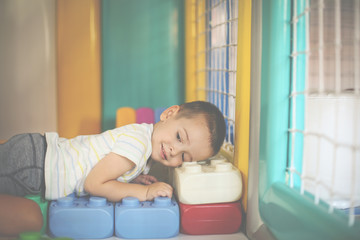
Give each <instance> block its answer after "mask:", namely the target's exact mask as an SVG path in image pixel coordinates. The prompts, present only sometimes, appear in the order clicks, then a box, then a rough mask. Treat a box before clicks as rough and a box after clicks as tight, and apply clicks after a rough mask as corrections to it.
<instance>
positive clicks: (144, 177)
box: [131, 174, 158, 185]
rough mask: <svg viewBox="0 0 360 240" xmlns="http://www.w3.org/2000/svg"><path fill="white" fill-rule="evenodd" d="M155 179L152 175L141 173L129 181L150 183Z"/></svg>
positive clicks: (154, 181) (155, 180)
mask: <svg viewBox="0 0 360 240" xmlns="http://www.w3.org/2000/svg"><path fill="white" fill-rule="evenodd" d="M157 181H158V180H157V179H156V177H154V176H151V175H144V174H141V175H139V176H137V177H136V178H135V179H134V180H132V181H131V182H132V183H137V184H144V185H150V184H153V183H156V182H157Z"/></svg>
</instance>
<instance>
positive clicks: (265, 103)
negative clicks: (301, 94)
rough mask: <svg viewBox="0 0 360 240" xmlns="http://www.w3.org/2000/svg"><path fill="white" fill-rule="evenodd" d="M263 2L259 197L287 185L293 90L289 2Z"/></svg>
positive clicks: (276, 0)
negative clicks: (275, 184)
mask: <svg viewBox="0 0 360 240" xmlns="http://www.w3.org/2000/svg"><path fill="white" fill-rule="evenodd" d="M262 2H263V8H262V11H263V16H262V24H263V26H262V62H261V65H262V66H261V110H260V111H261V112H260V116H261V119H260V124H261V125H260V155H259V157H260V159H259V160H260V162H259V164H260V169H259V170H260V179H259V181H260V182H259V183H260V186H259V194H260V196H262V195H263V194H264V193H265V191H266V190H267V189H269V188H270V186H271V184H272V183H274V182H278V181H282V182H285V171H286V161H287V144H288V134H287V130H288V123H289V91H290V81H289V78H290V58H289V56H290V25H289V24H287V25H286V24H285V23H289V21H290V2H289V1H286V0H281V1H280V0H271V1H270V0H269V1H262ZM284 6H288V8H287V9H286V11H284Z"/></svg>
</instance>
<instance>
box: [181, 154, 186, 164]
mask: <svg viewBox="0 0 360 240" xmlns="http://www.w3.org/2000/svg"><path fill="white" fill-rule="evenodd" d="M184 155H185V154H184V153H182V154H181V158H182V161H183V162H184V161H185V158H184Z"/></svg>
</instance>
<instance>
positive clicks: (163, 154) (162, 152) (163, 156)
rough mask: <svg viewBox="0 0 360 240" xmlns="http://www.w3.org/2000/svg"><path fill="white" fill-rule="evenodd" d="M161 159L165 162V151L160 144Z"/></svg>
mask: <svg viewBox="0 0 360 240" xmlns="http://www.w3.org/2000/svg"><path fill="white" fill-rule="evenodd" d="M161 157H162V158H163V159H165V160H167V157H166V153H165V149H164V146H163V145H162V144H161Z"/></svg>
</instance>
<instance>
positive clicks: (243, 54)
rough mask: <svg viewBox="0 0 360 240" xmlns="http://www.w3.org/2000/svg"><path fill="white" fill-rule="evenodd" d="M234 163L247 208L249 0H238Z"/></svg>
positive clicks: (249, 54)
mask: <svg viewBox="0 0 360 240" xmlns="http://www.w3.org/2000/svg"><path fill="white" fill-rule="evenodd" d="M238 16H239V18H238V46H237V69H236V110H235V120H236V123H235V155H234V163H235V165H237V166H238V168H239V170H240V171H241V173H242V175H243V196H242V204H243V206H244V209H245V211H246V208H247V191H248V189H247V186H248V170H249V131H250V130H249V126H250V80H251V78H250V77H251V76H250V71H251V0H239V12H238Z"/></svg>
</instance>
